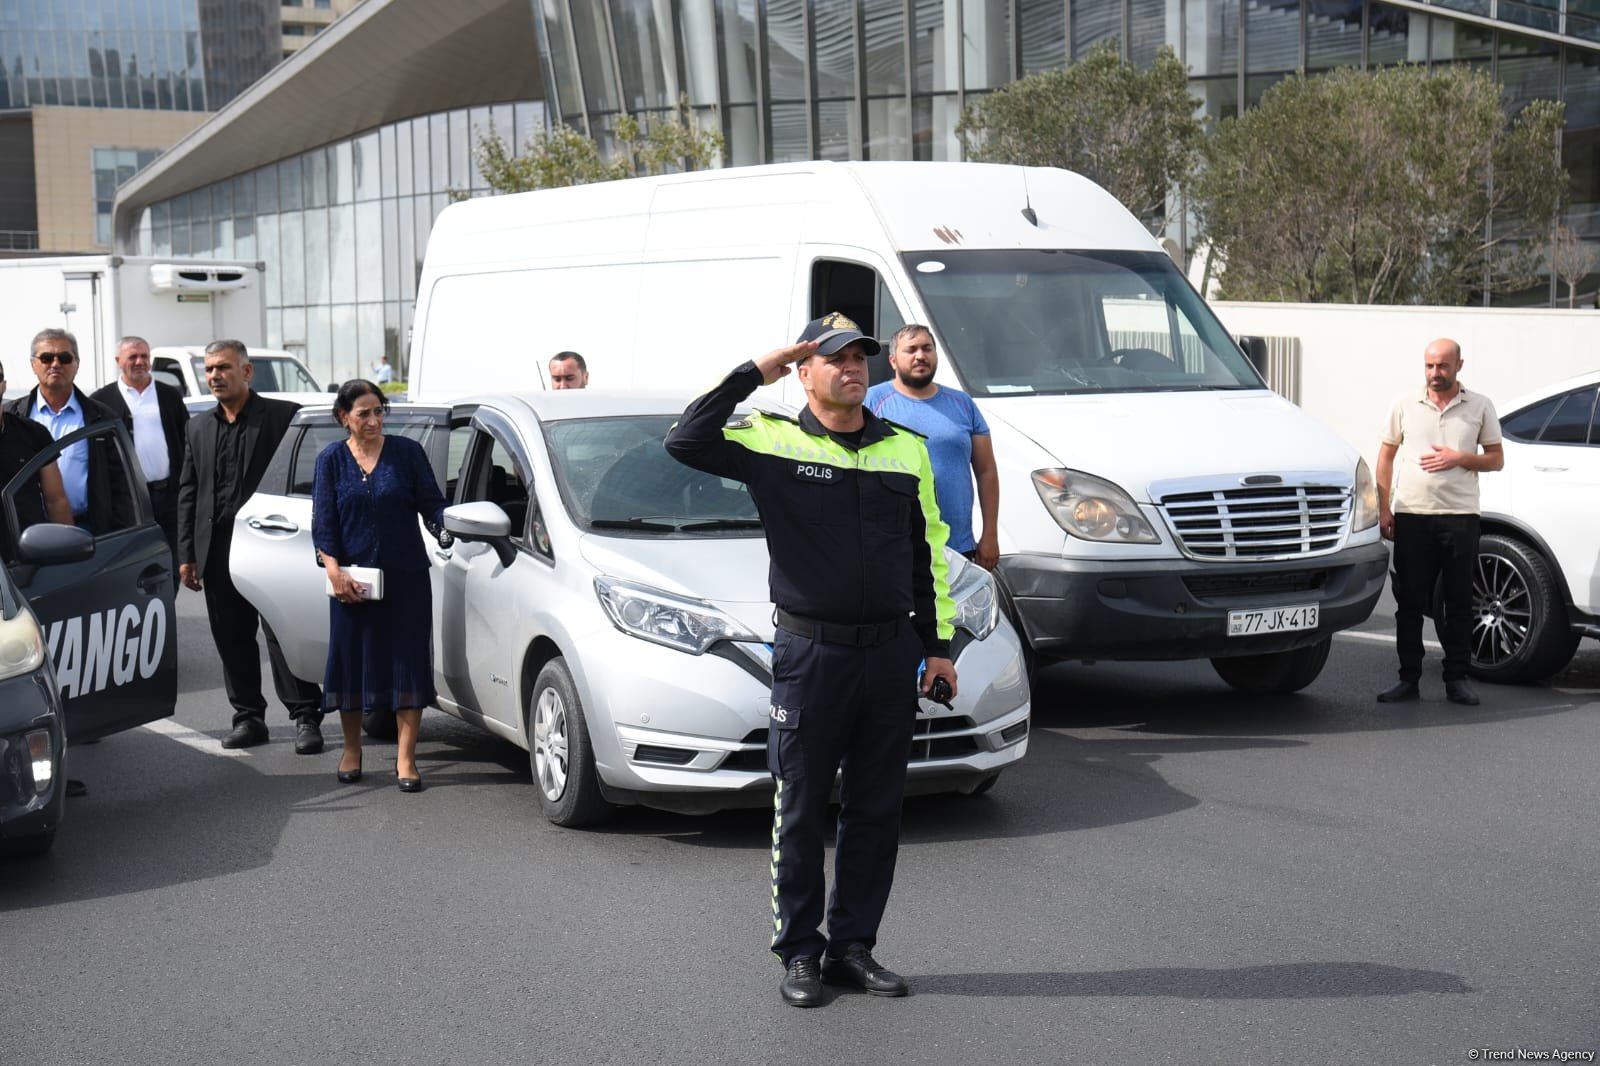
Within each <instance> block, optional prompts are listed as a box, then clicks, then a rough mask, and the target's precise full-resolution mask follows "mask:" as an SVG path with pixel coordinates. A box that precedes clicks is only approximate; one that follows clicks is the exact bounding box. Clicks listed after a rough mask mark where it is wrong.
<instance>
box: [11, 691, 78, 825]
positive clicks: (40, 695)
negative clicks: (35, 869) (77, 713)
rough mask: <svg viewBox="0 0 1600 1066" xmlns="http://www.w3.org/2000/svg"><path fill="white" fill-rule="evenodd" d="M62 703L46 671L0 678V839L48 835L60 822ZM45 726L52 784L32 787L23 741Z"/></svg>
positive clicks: (63, 789) (29, 759)
mask: <svg viewBox="0 0 1600 1066" xmlns="http://www.w3.org/2000/svg"><path fill="white" fill-rule="evenodd" d="M62 724H63V719H62V714H61V701H60V698H59V697H58V696H57V694H56V691H55V688H54V686H53V685H51V683H50V681H49V678H48V676H47V672H46V671H45V670H38V671H35V672H34V673H32V674H26V675H23V676H21V677H13V678H10V679H8V680H6V681H0V840H16V839H20V838H22V837H31V836H35V835H37V834H39V833H48V832H50V831H51V830H53V829H55V827H56V826H57V825H59V824H60V823H61V813H62V808H63V807H64V806H65V804H66V778H65V777H64V776H63V775H64V773H65V770H66V753H65V747H66V744H65V741H66V737H65V736H64V734H63V732H62ZM37 729H44V730H46V731H47V732H48V733H49V734H50V752H51V774H50V783H49V785H48V786H47V787H46V788H45V790H44V791H43V792H40V791H38V789H37V788H35V787H34V780H33V772H32V770H31V769H30V766H31V762H32V757H31V755H30V753H29V750H28V744H27V741H26V740H25V739H24V738H25V737H26V735H27V734H28V733H31V732H33V731H35V730H37Z"/></svg>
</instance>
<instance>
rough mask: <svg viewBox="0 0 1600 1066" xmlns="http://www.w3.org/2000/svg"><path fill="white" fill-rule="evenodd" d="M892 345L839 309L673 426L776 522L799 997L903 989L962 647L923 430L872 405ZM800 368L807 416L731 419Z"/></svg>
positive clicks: (780, 746)
mask: <svg viewBox="0 0 1600 1066" xmlns="http://www.w3.org/2000/svg"><path fill="white" fill-rule="evenodd" d="M879 348H880V346H879V344H878V342H877V341H876V340H874V339H872V338H871V337H868V336H865V335H864V334H862V332H861V331H860V329H858V328H857V327H856V324H855V323H854V322H852V321H850V320H849V319H848V318H846V317H845V316H843V315H841V314H837V313H835V314H830V315H825V316H824V317H822V318H819V319H816V320H815V321H813V322H811V323H809V324H808V325H807V326H806V328H805V330H804V331H803V332H802V333H801V335H800V339H799V340H798V341H797V342H796V343H795V344H792V345H789V346H788V347H785V348H778V349H775V350H773V351H771V352H768V353H767V354H766V355H763V356H761V357H760V358H759V359H755V360H752V361H750V362H746V363H744V364H742V365H740V366H738V367H736V368H735V369H734V370H733V372H732V373H731V374H729V375H728V376H727V377H726V378H725V379H723V381H722V383H721V384H720V385H718V386H717V387H716V388H715V389H712V390H711V391H710V392H708V393H706V394H705V395H704V396H702V397H700V398H699V399H697V400H696V401H695V402H694V403H692V404H690V405H689V408H688V410H686V411H685V412H684V414H683V418H682V419H680V420H679V422H678V424H677V425H676V426H674V427H673V429H672V432H671V433H669V434H668V435H667V442H666V445H667V451H668V452H670V453H671V454H672V455H673V457H674V458H676V459H678V461H680V462H682V463H685V464H687V465H689V466H692V467H694V468H696V469H698V470H704V471H706V472H708V473H712V474H716V475H718V476H719V477H728V478H735V479H737V480H740V481H743V482H744V483H745V484H746V485H748V486H749V488H750V493H751V495H752V496H754V497H755V500H756V504H757V506H758V507H759V509H760V511H761V515H762V518H763V521H764V523H765V526H766V535H767V548H768V551H769V552H770V554H771V557H772V567H771V570H770V572H769V579H770V583H771V596H772V601H773V603H774V604H775V605H776V611H775V612H774V621H775V623H776V625H777V636H776V639H775V640H774V643H773V653H772V706H771V708H770V711H769V720H768V723H767V727H768V728H767V765H768V768H769V769H770V770H771V771H772V775H773V779H774V785H775V789H776V797H775V800H774V805H775V808H776V809H775V814H774V826H773V848H772V871H773V894H772V923H773V933H772V950H773V952H774V953H775V954H776V955H777V956H778V958H779V959H780V960H782V962H783V964H784V967H785V973H784V978H783V982H782V984H781V985H780V992H781V994H782V996H783V999H784V1000H785V1001H786V1002H788V1003H791V1004H793V1005H795V1006H798V1007H814V1006H818V1005H820V1004H821V1002H822V981H823V979H825V978H826V979H827V980H828V981H829V982H830V983H842V984H852V985H855V986H857V987H860V988H862V989H865V990H866V991H867V992H870V993H872V994H874V995H880V996H903V995H905V994H906V982H905V980H904V979H903V978H901V977H900V976H899V975H897V974H895V973H892V972H890V971H889V970H886V969H884V968H883V967H882V966H880V965H879V964H878V962H877V961H876V960H875V959H874V958H873V957H872V950H873V948H874V946H875V945H876V944H877V937H878V924H879V922H880V921H881V919H882V917H883V909H884V906H885V905H886V903H887V902H888V898H889V888H890V885H891V883H892V882H893V879H894V863H895V852H896V849H897V847H898V845H899V836H900V804H901V800H902V799H903V797H904V792H905V777H906V761H907V760H908V758H909V757H910V753H911V735H912V729H913V725H914V721H915V718H916V696H917V689H916V687H915V682H914V680H913V679H914V678H915V677H916V672H917V667H918V664H919V663H920V662H923V661H924V660H925V661H926V669H925V671H924V673H923V679H922V692H923V693H928V692H930V691H931V690H932V688H933V685H934V683H935V681H936V680H937V679H939V678H943V679H944V680H945V682H946V683H947V684H948V685H949V687H950V692H951V695H952V696H954V695H955V693H956V670H955V665H954V664H953V663H952V662H951V661H950V638H951V636H952V634H953V632H954V628H953V626H954V618H955V604H954V603H953V602H952V600H951V599H950V587H949V581H948V578H947V570H946V565H945V558H944V547H945V540H946V538H947V536H948V530H947V529H946V527H945V525H944V523H943V522H942V521H940V519H939V509H938V505H937V503H936V502H935V499H934V490H933V470H932V466H931V464H930V462H929V460H928V450H927V448H926V446H925V445H924V444H923V442H922V438H921V437H920V436H918V435H917V434H916V433H913V432H911V431H909V430H906V429H904V428H902V427H899V426H895V425H893V424H892V423H888V422H885V421H883V420H882V419H879V418H878V417H877V416H875V415H873V414H872V413H871V412H870V411H868V410H866V409H865V408H864V407H863V406H862V405H863V402H864V401H865V399H866V394H867V358H868V357H869V356H871V355H874V354H876V353H877V352H878V351H879ZM791 368H792V372H794V373H796V374H798V375H799V380H800V384H801V386H802V387H803V388H804V389H805V392H806V406H805V408H804V409H803V410H802V411H801V412H800V415H799V417H798V418H788V417H785V416H782V415H775V414H768V413H765V412H758V413H756V414H754V415H752V416H750V417H749V418H743V419H739V420H737V421H731V422H730V421H729V419H730V417H731V416H732V415H733V411H734V408H735V407H736V406H737V405H738V404H739V402H740V401H741V400H744V399H746V398H747V397H749V395H750V394H751V393H752V392H754V391H755V390H756V388H757V387H758V386H760V385H762V384H771V383H772V382H775V381H777V380H778V379H779V378H781V377H784V376H785V375H787V374H789V373H791ZM841 763H843V764H844V765H845V766H846V767H847V769H846V770H845V776H844V779H843V780H842V781H841V783H840V787H839V822H838V834H837V844H836V847H837V850H836V853H835V860H834V867H835V878H834V881H835V883H834V892H833V899H832V901H831V903H829V904H828V905H827V912H828V914H827V918H828V934H827V936H823V935H822V933H821V932H820V928H821V925H822V918H823V910H824V899H825V884H824V876H823V845H822V837H823V830H824V827H825V824H826V819H827V814H828V801H829V799H830V796H831V794H832V791H833V782H834V778H835V775H836V774H837V773H838V771H839V768H840V765H841Z"/></svg>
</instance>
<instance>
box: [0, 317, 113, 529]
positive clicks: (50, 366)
mask: <svg viewBox="0 0 1600 1066" xmlns="http://www.w3.org/2000/svg"><path fill="white" fill-rule="evenodd" d="M31 353H32V358H31V360H30V364H31V365H32V367H33V374H34V377H35V378H37V379H38V381H39V384H38V385H36V386H35V387H34V388H32V389H30V390H29V391H28V392H27V393H26V394H24V395H23V396H20V397H18V398H17V399H16V400H13V401H12V402H11V403H9V404H7V405H6V410H7V411H9V412H10V413H11V414H13V415H16V416H17V417H18V418H22V419H27V420H28V421H31V422H37V423H38V424H39V425H41V426H44V427H45V428H46V429H48V430H49V431H50V436H51V437H53V438H54V439H56V440H60V439H61V438H62V437H65V436H66V435H67V434H68V433H72V432H74V431H76V430H79V429H82V428H83V427H84V426H92V425H94V424H95V423H97V422H115V421H118V416H117V414H116V413H115V412H113V411H111V410H108V409H107V408H106V407H105V406H104V405H103V404H100V403H97V402H95V401H94V400H91V399H90V398H89V397H88V396H86V395H85V394H84V393H83V391H82V390H81V389H79V388H78V387H77V386H76V385H74V384H73V382H74V381H75V380H76V379H77V377H78V365H79V364H78V338H76V337H74V336H73V335H72V334H71V333H68V332H67V331H66V330H64V329H42V330H40V331H39V332H38V333H37V334H35V335H34V338H33V344H32V346H31ZM123 424H124V425H126V424H127V423H126V421H124V423H123ZM56 465H57V466H58V467H59V468H60V470H61V480H62V483H63V484H64V485H65V487H66V490H67V500H68V502H69V503H70V504H71V507H72V520H73V521H74V522H76V523H77V524H78V525H80V526H83V527H84V528H85V529H88V530H89V531H90V532H92V533H95V534H96V535H100V534H105V533H114V532H116V531H117V530H119V529H127V528H128V527H130V526H132V525H133V522H134V511H133V493H132V491H131V487H130V485H129V483H128V478H127V476H126V474H125V473H124V471H123V466H122V456H121V453H120V452H119V451H118V449H117V444H116V441H115V440H113V439H112V438H110V437H107V436H100V437H95V438H93V439H92V440H87V441H79V442H78V443H77V444H73V445H70V446H69V447H68V448H67V449H66V450H65V451H63V452H62V453H61V456H60V458H59V459H57V460H56Z"/></svg>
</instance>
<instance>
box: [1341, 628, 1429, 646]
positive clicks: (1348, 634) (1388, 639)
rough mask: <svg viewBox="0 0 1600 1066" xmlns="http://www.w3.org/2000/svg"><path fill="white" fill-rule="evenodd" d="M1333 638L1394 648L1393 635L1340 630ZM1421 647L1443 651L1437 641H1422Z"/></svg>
mask: <svg viewBox="0 0 1600 1066" xmlns="http://www.w3.org/2000/svg"><path fill="white" fill-rule="evenodd" d="M1334 636H1336V637H1344V638H1345V639H1347V640H1364V641H1367V642H1368V643H1370V644H1387V645H1389V646H1390V647H1391V648H1392V647H1394V634H1393V633H1363V632H1361V631H1360V630H1357V629H1341V630H1340V631H1339V632H1337V633H1335V634H1334ZM1422 646H1423V647H1424V648H1432V649H1433V650H1434V651H1443V650H1444V646H1443V645H1441V644H1440V643H1439V642H1438V641H1437V640H1424V641H1423V642H1422Z"/></svg>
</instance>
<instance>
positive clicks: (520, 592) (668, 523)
mask: <svg viewBox="0 0 1600 1066" xmlns="http://www.w3.org/2000/svg"><path fill="white" fill-rule="evenodd" d="M688 400H689V397H686V396H681V397H674V396H662V395H640V394H626V393H616V392H599V391H595V392H590V391H564V392H549V393H531V394H526V395H520V394H519V395H513V396H504V395H502V396H495V397H492V398H481V399H475V400H468V401H463V402H458V403H453V404H450V405H428V404H420V403H419V404H403V405H396V407H395V408H394V410H393V411H392V412H391V415H390V418H389V420H388V425H387V431H388V432H389V433H391V434H403V435H406V436H410V437H413V438H414V439H416V440H418V441H419V442H421V443H422V445H423V447H424V448H425V449H426V450H427V451H428V454H429V455H430V456H431V457H432V459H433V462H434V469H435V472H436V474H437V475H439V478H440V484H441V486H443V487H444V488H445V496H446V498H447V499H448V500H449V501H451V504H452V506H450V507H449V508H448V509H447V510H446V512H445V525H446V528H448V529H450V530H451V531H452V532H453V533H454V534H455V535H456V542H455V544H454V545H452V546H451V547H449V548H440V547H437V546H436V545H435V544H434V543H433V541H432V540H431V539H429V540H427V542H426V543H427V544H428V545H429V548H430V550H431V554H432V560H433V609H434V618H433V638H434V664H433V665H434V675H435V681H436V684H437V687H438V691H439V706H440V707H441V708H442V709H443V710H445V711H448V712H450V713H451V714H454V715H456V716H457V717H459V718H462V719H464V720H466V721H469V722H473V723H475V724H477V725H480V726H482V727H483V728H485V729H487V730H488V731H490V732H491V733H494V734H496V735H498V736H501V737H504V738H505V739H506V740H509V741H511V742H512V743H513V744H516V745H518V746H519V747H522V748H525V749H527V750H528V751H529V753H530V757H531V763H532V771H533V779H534V784H535V786H536V787H537V792H538V797H539V803H540V806H541V808H542V810H543V813H544V814H545V816H546V817H548V818H549V819H550V820H551V821H553V822H556V823H558V824H560V825H583V824H588V823H592V822H595V821H598V820H600V819H601V818H603V817H604V816H605V815H606V814H607V813H608V812H609V811H610V810H611V809H612V808H613V807H614V806H617V805H624V804H644V805H647V806H651V807H658V808H664V809H668V810H677V811H686V812H704V811H712V810H718V809H722V808H728V807H738V806H751V805H757V804H764V803H769V802H771V788H772V784H771V778H770V775H769V774H768V773H767V769H766V723H767V708H768V704H769V702H770V700H769V695H770V692H769V690H770V686H771V641H772V638H773V623H772V603H771V601H770V600H769V599H768V598H767V595H768V593H767V548H766V541H765V540H764V538H763V536H762V529H761V522H760V519H759V517H758V516H757V514H756V509H755V504H754V501H753V500H752V499H751V497H750V495H749V493H748V492H746V491H745V488H744V486H743V485H741V484H740V483H738V482H734V481H727V480H724V479H721V478H717V477H713V476H711V475H709V474H704V473H700V472H698V471H695V470H690V469H689V468H687V467H684V466H681V465H679V464H678V463H677V462H675V461H674V460H673V459H672V458H671V457H670V456H668V455H667V453H666V451H665V449H664V448H663V447H662V443H661V442H662V439H663V438H664V437H665V436H666V432H667V430H668V428H669V427H670V426H671V425H672V423H673V422H674V421H675V420H676V418H677V415H678V413H679V412H680V411H682V409H683V407H684V406H685V405H686V404H687V403H688ZM343 437H344V430H342V429H340V428H339V427H338V426H337V424H336V423H335V422H334V420H333V417H332V412H331V410H330V409H329V408H327V407H320V408H306V409H304V410H302V411H301V413H300V415H299V416H298V419H297V421H296V424H295V426H294V428H293V429H292V430H291V431H290V432H289V433H288V434H287V435H286V436H285V437H284V439H283V442H282V444H281V445H280V446H279V449H278V452H277V454H276V455H275V457H274V459H273V463H272V466H271V467H270V468H269V469H268V471H267V473H266V475H265V477H264V478H263V479H262V483H261V487H260V490H259V491H258V492H257V494H256V495H255V496H254V497H252V498H251V499H250V500H249V502H248V503H247V504H246V505H245V507H244V508H243V509H242V511H241V512H240V514H239V517H238V519H237V525H236V527H235V530H234V551H233V557H232V566H233V578H234V581H235V583H236V584H237V585H238V587H239V589H240V591H241V592H242V593H243V594H244V595H245V596H246V597H247V598H248V599H249V600H250V601H251V602H252V603H253V604H254V605H255V606H256V608H257V609H258V610H260V612H261V614H262V617H263V618H264V619H265V621H266V622H267V624H268V625H270V626H271V627H272V629H273V631H274V633H276V634H277V636H278V638H279V642H280V644H281V645H282V646H283V650H284V654H285V657H286V658H287V660H288V663H289V666H290V668H291V669H292V670H293V671H294V672H295V673H296V674H297V675H298V676H300V677H302V678H305V679H307V680H313V681H320V680H321V678H322V671H323V664H324V661H325V657H326V652H327V639H328V636H327V634H328V611H327V607H326V606H325V605H326V602H327V597H326V594H325V592H324V589H323V575H322V571H321V569H320V568H319V567H317V566H316V565H315V556H314V552H313V550H312V545H311V480H312V469H313V466H314V463H315V459H316V455H317V453H318V452H319V451H321V450H322V448H323V447H324V446H325V445H327V444H328V443H329V442H330V441H334V440H340V439H343ZM950 563H951V590H952V593H953V595H954V597H955V599H956V607H957V615H956V627H957V631H956V638H955V641H954V644H953V646H952V653H953V656H954V658H955V660H956V665H957V669H958V670H959V671H960V675H961V685H960V689H961V695H960V697H959V698H958V699H957V700H956V701H955V704H954V708H953V709H946V708H944V707H943V706H940V705H936V704H932V703H928V702H923V703H922V704H921V705H920V708H921V709H920V711H919V722H918V728H917V733H916V738H915V742H914V744H913V748H912V752H911V762H910V774H909V777H908V783H907V791H908V792H913V793H924V792H934V791H958V792H980V791H984V790H987V789H988V788H989V787H991V786H992V785H993V784H994V782H995V780H996V779H997V778H998V777H999V776H1000V772H1001V771H1002V770H1003V769H1005V767H1007V766H1009V765H1010V764H1011V763H1013V762H1015V761H1017V760H1018V759H1020V758H1022V756H1023V754H1024V752H1025V751H1026V750H1027V740H1028V721H1029V709H1030V705H1029V691H1028V682H1027V675H1026V671H1025V669H1024V666H1023V658H1022V647H1021V645H1020V643H1019V642H1018V640H1017V636H1016V633H1015V632H1014V631H1013V630H1012V628H1011V626H1010V625H1009V624H1008V623H1007V622H1006V621H1005V619H1004V618H1003V617H1002V615H1001V614H1000V611H999V609H998V604H997V602H996V598H995V588H994V585H993V583H992V582H991V580H990V578H989V575H988V574H987V573H986V572H985V571H983V570H982V569H980V568H978V567H976V566H971V565H969V564H968V563H967V562H966V561H965V560H964V559H962V558H960V557H959V556H956V555H953V554H952V555H951V556H950ZM913 683H914V679H912V678H907V679H906V684H907V685H908V686H909V685H911V684H913Z"/></svg>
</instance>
